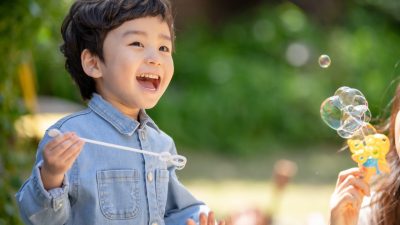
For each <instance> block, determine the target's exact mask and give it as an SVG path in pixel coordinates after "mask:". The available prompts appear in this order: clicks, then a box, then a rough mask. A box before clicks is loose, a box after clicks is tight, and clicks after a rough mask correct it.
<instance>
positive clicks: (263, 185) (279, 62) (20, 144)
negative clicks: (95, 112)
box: [0, 0, 400, 225]
mask: <svg viewBox="0 0 400 225" xmlns="http://www.w3.org/2000/svg"><path fill="white" fill-rule="evenodd" d="M72 2H73V1H72V0H15V1H5V0H1V1H0V56H1V60H0V225H2V224H22V223H21V221H20V219H19V215H18V210H17V208H16V205H15V199H14V194H15V192H16V191H17V190H18V189H19V187H20V186H21V184H22V183H23V181H24V180H25V179H26V178H27V177H28V176H29V174H30V171H31V168H32V165H33V162H34V158H35V153H36V147H37V144H38V141H39V140H40V138H41V135H42V134H43V132H44V131H45V129H46V128H47V127H48V126H50V125H51V124H52V123H54V122H55V121H57V120H58V119H59V118H60V117H62V116H64V115H66V114H68V113H71V112H74V111H77V110H80V109H81V108H83V107H85V103H84V102H82V101H81V99H80V97H79V92H78V89H77V88H76V87H75V86H74V84H73V82H72V80H71V79H70V77H69V75H68V74H67V72H66V71H65V69H64V59H63V56H62V55H61V53H60V52H59V46H60V44H61V36H60V26H61V22H62V20H63V17H64V15H65V14H66V12H67V10H68V8H69V6H70V5H71V4H72ZM172 2H173V5H174V7H175V9H174V11H175V18H176V34H177V39H176V52H175V53H174V62H175V75H174V78H173V81H172V83H171V85H170V87H169V89H168V90H167V92H166V94H165V95H164V97H163V98H162V99H161V100H160V102H159V104H158V105H157V106H156V107H155V108H154V109H152V110H149V111H148V113H149V114H150V115H151V116H152V117H153V119H154V120H155V121H156V122H157V123H158V125H159V127H161V128H162V129H163V130H164V131H165V132H166V133H168V134H170V135H171V136H172V137H173V138H174V140H175V142H176V145H177V148H178V151H179V152H180V154H183V155H185V156H187V158H188V164H187V166H186V168H185V169H184V170H183V171H180V172H179V173H178V175H179V177H180V178H181V180H182V182H183V183H184V184H185V185H186V186H188V188H189V189H190V190H191V191H192V192H193V194H194V195H195V196H197V197H198V198H199V199H201V200H203V201H205V202H206V203H207V204H208V205H210V207H211V208H212V209H213V210H214V211H216V212H217V215H218V217H219V218H222V217H226V216H228V215H231V214H234V213H238V214H237V215H243V216H241V217H240V218H239V219H237V220H236V224H246V225H251V224H256V222H254V218H255V217H257V216H258V217H260V218H261V217H263V218H264V219H265V221H271V217H272V221H273V224H291V225H296V224H306V225H311V224H312V225H322V224H326V223H327V221H328V204H329V197H330V194H331V193H332V191H333V189H334V185H335V181H336V176H337V174H338V172H339V171H340V170H343V169H346V168H349V167H352V166H355V164H354V163H353V162H352V161H351V159H350V154H349V152H348V151H347V150H346V151H339V150H340V149H341V148H342V147H343V146H344V140H343V139H341V138H340V137H339V136H338V135H337V134H336V132H335V131H334V130H332V129H330V128H329V127H328V126H326V125H325V124H323V122H322V120H321V118H320V112H319V111H320V105H321V103H322V101H323V100H325V99H326V98H328V97H329V96H332V95H333V93H334V92H335V90H336V89H337V88H339V87H340V86H350V87H353V88H357V89H359V90H361V91H362V92H363V93H364V95H365V96H366V98H367V100H368V102H369V107H370V110H371V112H372V115H373V117H374V120H373V122H372V123H373V124H374V125H377V124H382V123H383V122H385V120H386V119H387V117H388V111H390V100H391V98H392V95H393V92H394V89H395V86H396V84H397V79H398V75H399V68H398V62H399V58H400V44H399V43H400V14H399V10H400V2H398V1H397V0H380V1H374V0H352V1H345V0H303V1H300V0H292V1H283V0H270V1H261V0H247V1H240V0H172ZM322 54H327V55H329V57H330V59H331V64H330V66H329V67H327V68H322V67H321V66H320V65H319V64H318V58H319V56H320V55H322ZM286 184H287V185H286ZM237 215H236V217H238V216H237ZM260 215H261V216H260ZM234 217H235V216H234ZM252 219H253V221H252ZM238 221H239V222H238ZM243 221H244V222H243ZM267 223H268V222H263V224H267Z"/></svg>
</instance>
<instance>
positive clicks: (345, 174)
mask: <svg viewBox="0 0 400 225" xmlns="http://www.w3.org/2000/svg"><path fill="white" fill-rule="evenodd" d="M350 175H353V176H354V177H361V176H363V171H362V170H361V169H360V168H358V167H354V168H350V169H347V170H343V171H341V172H340V173H339V176H338V179H337V183H336V187H338V186H339V185H340V184H341V183H342V182H343V181H344V180H345V179H346V178H347V177H348V176H350Z"/></svg>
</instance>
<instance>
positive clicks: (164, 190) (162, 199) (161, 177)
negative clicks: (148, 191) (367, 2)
mask: <svg viewBox="0 0 400 225" xmlns="http://www.w3.org/2000/svg"><path fill="white" fill-rule="evenodd" d="M156 173H157V174H156V191H157V203H158V209H159V211H160V215H161V216H164V213H165V205H166V204H167V196H168V181H169V171H168V170H165V169H159V170H157V172H156Z"/></svg>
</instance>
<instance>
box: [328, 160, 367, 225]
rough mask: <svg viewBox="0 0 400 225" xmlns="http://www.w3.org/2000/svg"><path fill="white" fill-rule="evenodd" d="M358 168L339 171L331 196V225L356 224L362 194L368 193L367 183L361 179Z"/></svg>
mask: <svg viewBox="0 0 400 225" xmlns="http://www.w3.org/2000/svg"><path fill="white" fill-rule="evenodd" d="M362 176H363V172H362V171H361V170H360V169H359V168H352V169H348V170H344V171H342V172H340V173H339V178H338V180H337V184H336V188H335V191H334V193H333V194H332V197H331V202H330V208H331V219H330V224H331V225H356V224H357V222H358V216H359V212H360V207H361V203H362V201H363V198H364V195H368V196H369V195H370V189H369V185H368V183H367V182H366V181H365V180H364V179H362Z"/></svg>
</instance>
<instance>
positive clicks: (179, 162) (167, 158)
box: [48, 129, 187, 170]
mask: <svg viewBox="0 0 400 225" xmlns="http://www.w3.org/2000/svg"><path fill="white" fill-rule="evenodd" d="M48 134H49V136H50V137H57V136H59V135H61V131H59V130H57V129H51V130H49V133H48ZM80 139H81V140H83V141H85V142H87V143H91V144H95V145H102V146H106V147H109V148H115V149H119V150H124V151H130V152H136V153H142V154H147V155H152V156H155V157H158V158H159V159H160V160H161V161H163V162H167V163H169V164H171V165H174V166H175V167H176V169H177V170H181V169H183V168H184V167H185V165H186V161H187V160H186V157H185V156H182V155H171V153H169V152H161V153H157V152H151V151H146V150H141V149H136V148H131V147H126V146H122V145H116V144H111V143H107V142H102V141H96V140H92V139H87V138H82V137H80Z"/></svg>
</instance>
